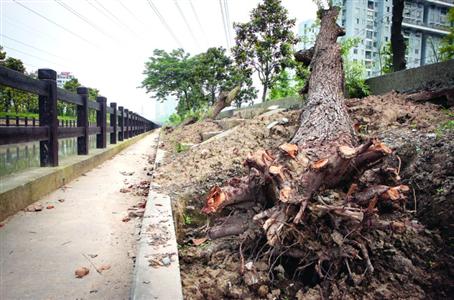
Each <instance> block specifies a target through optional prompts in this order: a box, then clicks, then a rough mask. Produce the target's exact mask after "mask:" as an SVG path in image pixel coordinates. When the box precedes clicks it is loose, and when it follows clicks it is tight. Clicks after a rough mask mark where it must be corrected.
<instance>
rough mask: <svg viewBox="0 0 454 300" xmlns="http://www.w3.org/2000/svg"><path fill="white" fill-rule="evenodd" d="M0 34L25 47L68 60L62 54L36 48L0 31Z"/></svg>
mask: <svg viewBox="0 0 454 300" xmlns="http://www.w3.org/2000/svg"><path fill="white" fill-rule="evenodd" d="M0 36H2V37H3V38H6V39H8V40H10V41H13V42H16V43H18V44H21V45H23V46H26V47H29V48H32V49H34V50H37V51H40V52H42V53H45V54H47V55H50V56H53V57H56V58H58V59H62V60H65V61H67V60H69V59H68V58H66V57H62V56H59V55H56V54H54V53H51V52H48V51H46V50H43V49H40V48H37V47H35V46H32V45H29V44H27V43H24V42H21V41H19V40H16V39H14V38H12V37H9V36H7V35H5V34H3V33H1V34H0Z"/></svg>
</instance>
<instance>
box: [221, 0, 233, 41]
mask: <svg viewBox="0 0 454 300" xmlns="http://www.w3.org/2000/svg"><path fill="white" fill-rule="evenodd" d="M219 7H220V8H221V14H222V23H223V25H224V36H225V41H226V43H227V48H229V49H230V39H229V36H228V33H227V25H226V20H225V13H224V7H223V5H222V0H219Z"/></svg>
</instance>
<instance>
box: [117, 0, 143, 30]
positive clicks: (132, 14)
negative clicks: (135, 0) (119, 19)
mask: <svg viewBox="0 0 454 300" xmlns="http://www.w3.org/2000/svg"><path fill="white" fill-rule="evenodd" d="M118 3H120V5H121V6H122V7H123V8H124V9H125V10H126V11H127V12H128V13H129V14H130V15H131V16H132V17H133V18H134V20H136V21H137V22H139V23H140V24H142V25H144V26H147V24H145V23H144V22H143V21H142V20H141V19H139V18H138V17H137V16H136V14H134V13H133V12H132V11H131V10H130V9H129V8H128V7H127V6H126V5H124V4H123V2H122V1H121V0H118Z"/></svg>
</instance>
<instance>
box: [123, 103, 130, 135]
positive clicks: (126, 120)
mask: <svg viewBox="0 0 454 300" xmlns="http://www.w3.org/2000/svg"><path fill="white" fill-rule="evenodd" d="M124 120H125V131H124V138H125V139H129V110H128V109H125V119H124Z"/></svg>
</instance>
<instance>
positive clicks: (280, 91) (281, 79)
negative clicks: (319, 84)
mask: <svg viewBox="0 0 454 300" xmlns="http://www.w3.org/2000/svg"><path fill="white" fill-rule="evenodd" d="M304 78H305V77H301V76H299V74H298V72H297V74H295V75H290V74H289V72H288V70H287V69H284V70H282V71H281V73H279V75H278V76H277V80H276V81H275V83H274V85H273V86H272V87H271V91H270V97H269V98H270V99H271V100H274V99H281V98H285V97H292V96H298V92H299V90H300V89H301V88H302V87H303V86H304V84H305V80H304Z"/></svg>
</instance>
